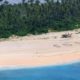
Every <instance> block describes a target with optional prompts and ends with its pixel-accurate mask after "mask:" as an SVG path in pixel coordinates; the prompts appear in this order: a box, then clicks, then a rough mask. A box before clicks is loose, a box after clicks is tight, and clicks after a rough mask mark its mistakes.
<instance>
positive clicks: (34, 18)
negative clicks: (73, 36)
mask: <svg viewBox="0 0 80 80" xmlns="http://www.w3.org/2000/svg"><path fill="white" fill-rule="evenodd" d="M0 1H2V0H0ZM61 1H62V2H59V0H57V2H55V1H54V0H45V2H44V3H40V0H28V2H26V1H25V0H22V3H20V4H14V5H11V4H9V3H8V2H6V3H3V4H2V5H0V38H7V37H10V36H11V35H13V34H14V35H18V36H25V35H27V34H41V33H47V32H48V31H62V30H72V29H75V28H80V1H79V0H61Z"/></svg>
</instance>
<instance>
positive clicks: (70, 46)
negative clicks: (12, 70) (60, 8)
mask: <svg viewBox="0 0 80 80" xmlns="http://www.w3.org/2000/svg"><path fill="white" fill-rule="evenodd" d="M64 33H72V37H71V38H61V35H62V34H64ZM72 62H80V33H79V34H77V33H76V31H69V32H54V33H47V34H42V35H36V36H32V35H31V36H26V37H22V38H15V37H13V38H12V37H11V38H10V39H8V40H5V41H2V40H1V41H0V67H7V66H27V67H29V66H30V67H32V66H33V67H34V66H45V65H57V64H66V63H72Z"/></svg>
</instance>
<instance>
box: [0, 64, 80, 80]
mask: <svg viewBox="0 0 80 80" xmlns="http://www.w3.org/2000/svg"><path fill="white" fill-rule="evenodd" d="M0 80H80V63H75V64H68V65H63V66H48V67H38V68H24V69H14V70H3V71H2V70H1V71H0Z"/></svg>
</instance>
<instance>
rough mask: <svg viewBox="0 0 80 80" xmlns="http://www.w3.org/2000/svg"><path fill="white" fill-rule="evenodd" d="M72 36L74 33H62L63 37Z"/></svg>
mask: <svg viewBox="0 0 80 80" xmlns="http://www.w3.org/2000/svg"><path fill="white" fill-rule="evenodd" d="M71 37H72V33H71V34H70V33H67V34H66V33H65V34H63V35H62V38H71Z"/></svg>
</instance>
